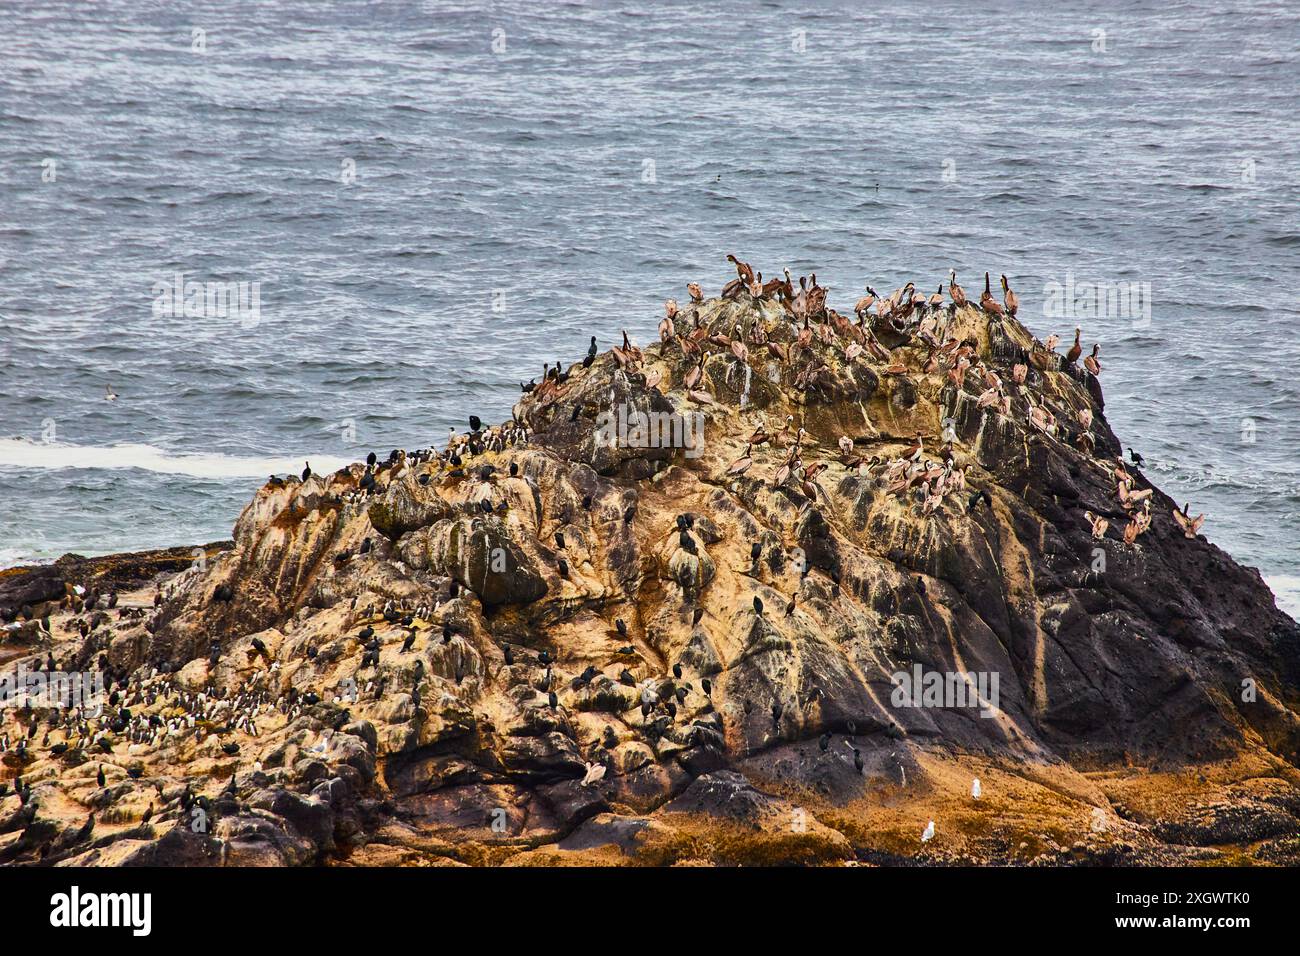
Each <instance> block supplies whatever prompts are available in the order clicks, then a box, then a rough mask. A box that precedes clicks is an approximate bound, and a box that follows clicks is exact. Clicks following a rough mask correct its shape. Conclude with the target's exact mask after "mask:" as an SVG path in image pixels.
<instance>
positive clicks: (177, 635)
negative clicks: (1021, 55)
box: [0, 259, 1300, 866]
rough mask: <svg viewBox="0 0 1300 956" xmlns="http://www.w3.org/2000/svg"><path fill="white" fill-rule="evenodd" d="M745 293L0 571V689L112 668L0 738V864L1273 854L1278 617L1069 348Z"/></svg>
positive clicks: (1294, 640) (1291, 709) (1284, 788)
mask: <svg viewBox="0 0 1300 956" xmlns="http://www.w3.org/2000/svg"><path fill="white" fill-rule="evenodd" d="M732 262H733V264H734V265H735V267H736V278H735V279H733V280H732V281H730V282H729V283H728V284H727V286H726V287H725V288H724V289H723V291H722V294H721V295H720V296H718V297H714V298H705V297H704V296H703V294H702V293H701V292H700V291H699V289H698V287H696V286H694V284H692V286H691V287H690V291H691V298H690V301H689V302H688V303H687V304H686V305H684V306H678V305H677V303H675V302H673V301H670V302H669V303H668V304H667V306H666V311H665V316H664V319H663V321H662V322H661V324H660V336H659V341H658V342H656V343H655V344H653V345H650V346H647V347H645V348H644V349H641V348H638V347H637V346H636V345H634V344H633V343H632V342H631V341H629V340H628V338H627V337H626V336H624V338H623V342H622V344H621V345H619V346H618V347H616V348H613V349H611V350H609V351H605V352H603V353H601V352H597V349H596V346H595V340H594V339H593V340H592V349H591V352H590V353H589V354H588V356H587V359H586V360H585V361H583V362H580V363H575V364H573V365H572V366H569V367H568V368H559V367H556V368H551V367H550V366H548V367H547V368H546V370H545V373H544V375H543V376H542V381H541V382H540V383H538V382H533V383H527V384H525V385H524V389H525V392H524V394H523V396H522V398H521V400H520V401H519V403H518V404H517V405H516V406H515V408H514V410H513V416H512V419H511V421H510V422H508V423H506V424H504V425H501V426H490V427H489V426H485V425H484V424H483V423H482V422H480V421H478V420H477V419H474V420H473V421H472V422H471V423H470V424H471V428H470V430H469V431H467V432H465V433H463V434H459V435H457V436H455V437H454V439H453V440H452V441H451V442H450V443H449V445H448V447H447V448H445V449H442V450H434V449H427V450H421V451H414V452H404V451H395V452H393V453H392V454H391V455H388V456H386V457H375V458H372V460H371V461H370V462H367V463H357V464H355V465H353V466H351V467H349V468H345V469H343V470H341V471H339V472H336V473H333V474H329V475H317V474H313V473H310V471H308V472H306V473H305V475H304V477H303V478H301V479H300V478H298V477H296V476H295V477H291V478H287V479H286V478H273V479H272V480H271V481H270V482H268V483H267V484H266V485H265V486H264V487H262V488H261V489H260V490H258V491H257V493H256V494H255V495H254V497H253V500H252V501H251V503H250V504H249V505H248V506H247V508H246V509H245V510H244V512H243V514H242V515H240V517H239V519H238V521H237V523H236V525H235V527H234V532H233V540H232V541H231V542H224V543H219V544H214V545H211V546H208V547H206V548H203V549H199V550H198V551H197V552H193V551H191V549H188V548H185V549H178V550H177V551H175V552H163V553H154V554H150V555H146V556H131V555H123V556H116V557H114V558H109V559H78V558H75V557H69V558H65V559H63V560H62V561H60V562H59V563H57V564H55V565H53V566H51V567H47V568H38V569H22V570H15V571H11V572H7V573H5V574H4V575H3V576H0V615H3V618H4V620H5V621H6V622H7V624H6V627H5V630H4V631H2V632H0V634H3V642H0V668H2V669H3V670H4V671H5V672H9V673H12V672H13V671H14V670H15V669H17V668H20V667H21V668H23V669H24V672H25V673H27V674H29V675H30V674H33V673H37V674H45V675H53V674H95V675H101V676H102V682H103V694H102V700H100V701H99V702H98V705H96V703H95V701H92V700H87V701H83V702H82V706H80V707H56V706H52V702H51V701H50V700H48V699H47V698H42V697H40V696H39V695H38V696H37V699H36V700H35V701H33V700H32V699H31V697H30V696H28V697H27V698H24V697H23V696H22V695H21V694H20V695H17V696H13V695H11V696H10V697H9V699H8V704H9V705H8V706H6V707H5V708H4V709H3V710H0V744H2V745H3V750H4V753H3V758H2V759H3V766H2V767H0V788H3V792H2V793H0V862H2V863H7V864H44V865H74V866H79V865H132V864H135V865H217V864H230V865H249V864H256V865H322V864H326V865H363V866H373V865H384V866H388V865H420V866H431V865H488V866H495V865H511V866H555V865H568V864H601V865H646V864H653V865H672V864H683V865H684V864H706V865H708V864H712V865H732V864H740V865H772V864H810V865H868V864H885V865H888V864H908V865H912V864H948V863H994V864H1013V865H1049V864H1082V863H1091V864H1111V865H1146V864H1188V863H1205V864H1238V863H1244V862H1251V863H1279V864H1295V863H1297V862H1300V788H1298V785H1300V771H1298V770H1297V760H1298V758H1300V753H1298V747H1300V721H1298V720H1297V714H1296V711H1297V707H1298V706H1300V628H1298V627H1297V625H1296V623H1295V622H1293V621H1292V620H1291V619H1290V618H1288V617H1287V616H1286V615H1284V614H1283V613H1281V612H1280V611H1279V610H1277V608H1276V607H1275V605H1274V601H1273V597H1272V595H1271V593H1270V592H1269V590H1268V588H1267V587H1266V586H1265V584H1264V583H1263V581H1262V580H1261V579H1260V576H1259V575H1258V573H1257V572H1255V571H1253V570H1251V569H1248V568H1243V567H1240V566H1238V565H1237V564H1236V563H1235V562H1234V561H1233V560H1232V559H1231V557H1229V556H1228V555H1227V554H1225V553H1224V552H1222V551H1221V550H1219V549H1218V548H1217V547H1215V546H1214V545H1213V544H1211V543H1210V542H1209V541H1207V540H1206V538H1205V537H1204V536H1203V535H1202V534H1201V533H1200V522H1199V520H1198V519H1197V518H1194V517H1193V516H1192V515H1191V513H1190V512H1189V510H1188V509H1186V508H1185V507H1179V506H1178V505H1177V504H1176V503H1175V502H1173V501H1171V500H1170V499H1169V498H1168V497H1167V496H1166V495H1164V494H1162V493H1161V492H1160V490H1159V489H1157V488H1155V487H1154V486H1152V485H1151V484H1150V483H1149V482H1148V481H1147V480H1146V478H1145V477H1144V475H1143V474H1142V472H1141V471H1140V469H1138V468H1136V467H1135V466H1133V465H1132V464H1126V463H1124V462H1123V461H1122V459H1121V455H1122V452H1121V446H1120V443H1119V441H1118V440H1117V438H1116V436H1115V435H1114V434H1113V433H1112V431H1111V429H1110V427H1109V425H1108V424H1107V422H1106V418H1105V415H1104V411H1103V401H1102V388H1101V384H1100V379H1101V376H1102V375H1104V373H1102V372H1101V368H1100V365H1099V363H1098V360H1097V358H1096V355H1097V353H1096V350H1095V349H1094V350H1093V354H1092V356H1089V357H1086V358H1085V359H1084V361H1083V362H1080V361H1079V358H1080V356H1081V354H1082V353H1081V352H1080V350H1079V349H1077V348H1076V349H1072V350H1071V352H1070V354H1069V355H1062V354H1060V353H1058V352H1057V351H1056V349H1055V347H1054V346H1055V344H1056V343H1055V341H1049V342H1048V343H1046V344H1045V343H1042V342H1039V341H1038V340H1037V339H1035V338H1034V336H1033V335H1032V334H1031V333H1030V332H1029V331H1028V330H1027V329H1026V328H1025V326H1024V325H1022V324H1021V323H1020V321H1019V320H1018V319H1017V318H1016V316H1015V312H1016V303H1015V300H1014V294H1013V293H1011V292H1010V290H1009V288H1007V287H1006V286H1005V285H1004V290H1006V291H1005V292H1004V299H1003V301H997V300H995V299H994V298H993V297H992V296H991V295H989V293H988V292H987V291H986V293H985V296H984V297H983V298H982V299H981V301H980V303H979V304H976V303H975V302H972V301H968V300H967V299H966V296H965V294H964V293H963V292H962V291H961V289H960V286H958V285H957V283H956V279H955V277H950V283H949V285H950V289H949V294H948V297H947V298H946V299H945V298H943V297H941V296H931V297H929V298H927V297H923V296H918V295H916V294H915V293H914V291H913V289H912V287H911V286H910V285H909V286H907V287H904V288H903V289H900V290H898V291H897V292H895V293H894V294H893V295H891V296H888V297H880V296H876V295H875V294H874V293H873V294H872V295H869V296H867V297H866V298H865V299H863V300H862V301H860V302H858V303H857V307H856V308H855V309H854V310H853V311H854V315H853V316H852V317H849V316H845V315H841V314H840V313H838V312H836V311H835V310H834V309H833V308H831V307H829V305H828V304H827V301H826V290H825V289H823V288H822V287H821V286H819V285H818V284H817V282H816V279H815V277H813V278H812V279H811V281H805V280H803V279H800V280H798V281H797V282H796V281H792V280H791V279H790V277H789V276H788V275H787V277H786V278H785V280H769V281H767V282H764V281H763V280H762V276H761V274H755V273H754V272H753V270H752V269H750V267H749V266H748V265H746V264H745V263H743V262H739V261H737V260H734V259H733V260H732ZM985 288H986V290H987V288H988V284H987V279H986V285H985ZM1054 338H1055V337H1053V339H1054ZM47 685H48V682H47ZM31 686H32V685H31V684H28V685H27V687H28V688H30V687H31ZM37 686H40V681H39V679H38V680H37Z"/></svg>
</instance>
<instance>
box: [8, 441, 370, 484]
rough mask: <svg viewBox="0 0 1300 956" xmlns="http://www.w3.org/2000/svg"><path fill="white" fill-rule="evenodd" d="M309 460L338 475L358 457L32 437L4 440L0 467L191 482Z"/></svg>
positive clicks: (293, 467)
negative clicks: (125, 472)
mask: <svg viewBox="0 0 1300 956" xmlns="http://www.w3.org/2000/svg"><path fill="white" fill-rule="evenodd" d="M305 460H309V461H311V463H312V470H313V471H315V472H317V473H318V474H321V473H328V472H331V471H337V470H338V469H339V468H342V467H344V466H345V465H349V464H351V463H352V462H353V461H354V460H355V459H351V458H338V457H334V456H331V455H310V454H307V455H291V456H281V457H270V456H265V457H264V456H257V455H249V456H242V455H223V454H221V453H220V452H208V453H202V452H200V453H178V452H169V451H164V450H163V449H161V448H155V447H154V446H153V445H142V444H122V445H107V446H97V445H70V444H67V443H65V442H51V443H49V444H46V443H44V442H36V441H31V440H29V439H26V438H0V469H5V468H27V469H33V468H41V469H49V470H54V471H62V470H68V469H77V468H84V469H126V468H135V469H139V470H141V471H152V472H157V473H158V474H162V475H185V476H187V477H190V478H259V477H265V476H267V475H275V474H281V475H282V474H297V473H298V472H300V471H302V468H303V462H304V461H305Z"/></svg>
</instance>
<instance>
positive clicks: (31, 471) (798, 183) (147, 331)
mask: <svg viewBox="0 0 1300 956" xmlns="http://www.w3.org/2000/svg"><path fill="white" fill-rule="evenodd" d="M0 36H2V37H3V48H4V54H3V57H0V565H4V564H7V563H10V562H13V561H18V560H31V559H40V558H50V557H53V556H57V555H58V554H61V553H63V552H65V551H69V550H74V551H77V552H80V553H83V554H93V553H101V552H111V551H117V550H123V549H135V548H146V547H154V546H163V545H173V544H189V543H195V542H199V541H207V540H212V539H216V538H221V537H224V536H226V535H227V534H228V533H229V529H230V527H231V525H232V524H233V521H234V519H235V517H236V516H237V514H238V512H239V510H240V508H241V507H242V506H243V505H244V503H245V502H246V501H247V500H248V498H249V496H250V495H251V494H252V492H253V491H254V489H255V488H256V487H257V485H258V484H259V483H260V481H261V480H263V479H264V478H265V476H266V475H267V474H270V473H271V472H281V473H283V472H288V471H295V472H296V471H298V470H300V469H301V467H302V462H303V460H306V459H310V460H311V461H312V463H313V466H314V467H316V468H317V470H325V469H326V468H330V467H336V466H337V464H338V463H340V462H343V461H348V460H353V459H357V458H360V457H362V456H364V455H365V454H366V452H368V451H370V450H372V449H374V450H377V451H379V452H380V453H381V454H382V453H386V452H387V451H388V450H389V449H391V448H395V447H418V446H426V445H428V444H431V443H434V442H438V441H441V440H442V439H443V438H444V437H445V435H446V433H447V430H448V428H450V427H457V428H463V427H464V426H465V422H466V418H467V416H468V415H469V414H470V413H471V412H474V413H477V414H479V415H481V416H482V417H483V418H484V419H485V420H488V421H496V420H501V419H505V418H508V417H509V410H510V406H511V404H512V403H513V402H514V401H515V399H516V397H517V395H518V389H519V383H520V382H521V381H527V380H529V379H531V378H537V377H539V376H540V375H541V372H542V363H543V362H551V363H553V362H555V361H556V360H557V359H560V360H564V361H565V362H570V361H575V360H577V359H578V358H580V357H581V355H582V354H583V353H584V351H585V349H586V345H587V340H588V336H590V335H596V336H598V338H599V340H600V341H601V343H602V345H604V346H608V345H610V344H614V343H615V341H616V340H617V337H618V336H619V333H620V331H621V330H622V329H627V330H628V331H629V332H630V333H631V335H632V336H633V338H634V339H636V340H638V341H641V342H643V343H644V342H646V341H648V340H650V339H652V338H653V337H654V334H655V327H656V324H657V322H658V319H659V316H660V314H661V305H662V302H663V300H664V299H665V298H666V297H668V296H670V295H671V296H677V297H679V298H680V297H682V296H683V295H684V292H685V290H684V285H685V283H686V282H687V281H689V280H697V281H699V282H701V283H702V284H703V285H704V287H705V289H706V290H707V291H708V292H710V293H716V291H717V290H718V288H719V287H720V286H721V284H722V283H723V282H724V281H725V280H726V279H727V278H728V277H729V275H730V272H729V268H728V266H727V264H726V263H725V262H724V259H723V257H724V255H725V254H726V253H728V252H734V253H737V254H738V255H740V256H741V257H742V258H745V259H747V260H749V261H751V262H753V263H754V265H755V267H756V268H761V269H763V270H764V271H765V272H766V273H767V274H768V275H776V274H779V273H780V269H781V267H783V266H788V267H789V268H790V269H791V271H793V272H794V273H795V274H796V275H797V274H799V273H803V272H808V271H814V270H815V271H816V272H817V275H818V278H819V280H820V281H821V282H822V284H824V285H827V286H828V287H829V288H830V289H831V302H832V304H833V305H836V306H838V307H839V308H840V309H841V310H842V311H846V310H847V309H848V307H849V306H851V304H852V302H853V301H854V300H855V298H856V297H857V296H858V295H859V294H861V290H862V288H863V286H864V284H865V283H867V282H870V283H871V284H872V285H874V286H875V287H876V288H878V289H881V290H890V289H893V288H895V287H897V286H898V285H901V284H902V283H903V282H906V281H908V280H913V281H915V282H916V284H917V286H918V288H920V289H922V290H924V291H926V292H929V291H932V290H933V288H934V287H936V286H937V285H938V284H939V282H941V281H943V280H944V279H945V277H946V274H947V271H948V269H949V268H955V269H956V270H957V273H958V277H959V281H961V282H962V284H963V285H964V286H965V287H966V288H967V289H968V290H971V289H974V288H977V287H978V283H979V281H980V278H981V277H982V275H983V273H984V271H985V270H989V271H991V272H992V273H993V275H994V281H995V282H996V277H997V275H998V274H999V273H1006V274H1007V276H1008V277H1009V278H1010V280H1011V282H1012V285H1013V287H1014V288H1015V289H1016V290H1017V292H1018V294H1019V295H1020V299H1021V303H1022V305H1021V316H1022V318H1023V319H1025V320H1026V321H1027V323H1028V324H1029V325H1030V326H1031V327H1032V328H1033V329H1034V331H1035V332H1036V333H1037V334H1039V336H1040V337H1044V338H1045V337H1046V336H1047V334H1048V333H1050V332H1053V331H1055V332H1057V333H1059V334H1060V335H1061V336H1062V338H1063V339H1065V340H1066V343H1067V344H1068V341H1069V338H1070V334H1071V330H1072V328H1073V326H1074V325H1076V324H1078V325H1082V326H1083V328H1084V341H1085V343H1086V344H1088V345H1089V346H1090V345H1091V343H1092V342H1093V341H1097V342H1100V343H1101V346H1102V352H1101V358H1102V362H1103V364H1104V371H1103V374H1102V380H1103V383H1104V386H1105V389H1106V398H1107V410H1108V417H1109V418H1110V420H1111V422H1112V424H1113V425H1114V427H1115V429H1116V431H1117V432H1118V434H1119V435H1120V437H1121V439H1122V440H1124V442H1125V444H1126V445H1131V446H1132V447H1133V448H1135V449H1136V450H1137V451H1138V452H1139V453H1140V454H1142V455H1144V456H1145V457H1146V460H1147V467H1148V471H1149V472H1150V473H1151V474H1152V477H1153V478H1154V479H1155V480H1156V481H1157V482H1158V483H1159V484H1160V485H1161V486H1162V487H1163V488H1165V490H1167V491H1168V492H1169V493H1170V494H1172V495H1173V496H1175V497H1176V498H1178V499H1179V500H1180V501H1181V500H1187V501H1189V502H1190V504H1191V507H1192V509H1193V513H1196V512H1200V511H1204V512H1205V513H1207V515H1208V516H1209V517H1208V519H1207V521H1206V523H1205V528H1204V531H1205V533H1206V534H1207V535H1208V536H1209V537H1210V538H1211V539H1212V540H1213V541H1215V542H1216V543H1218V544H1219V545H1221V546H1222V547H1224V548H1225V549H1227V550H1228V551H1230V552H1231V553H1232V554H1233V555H1235V556H1236V557H1237V558H1238V559H1239V560H1241V561H1242V562H1244V563H1246V564H1249V565H1253V566H1256V567H1258V568H1260V569H1261V572H1262V573H1263V574H1264V575H1265V577H1266V578H1267V579H1268V580H1269V581H1270V582H1271V583H1272V585H1273V586H1274V589H1275V591H1276V593H1277V594H1278V595H1279V598H1281V599H1282V601H1283V603H1284V605H1285V606H1287V607H1289V608H1290V610H1291V611H1292V613H1296V612H1297V611H1300V544H1297V531H1298V530H1300V476H1297V474H1296V465H1297V462H1300V385H1298V384H1297V380H1296V375H1295V369H1296V367H1297V362H1298V361H1300V334H1298V333H1297V319H1298V318H1300V316H1298V312H1300V306H1298V305H1297V297H1296V294H1295V290H1296V289H1297V288H1298V287H1300V216H1298V215H1297V212H1298V210H1300V135H1297V134H1300V122H1297V119H1296V116H1297V111H1296V103H1297V100H1298V99H1300V7H1298V6H1297V5H1296V4H1294V3H1282V2H1248V3H1240V4H1232V5H1231V6H1230V7H1229V6H1228V5H1223V4H1220V3H1218V2H1211V0H1205V2H1166V0H1139V2H1136V3H1114V4H1105V3H1102V4H1090V5H1087V8H1086V9H1076V8H1074V7H1073V6H1071V7H1069V8H1066V9H1061V8H1058V7H1057V6H1056V5H1052V4H1036V3H1020V2H1001V3H980V2H974V3H971V2H962V3H953V4H947V5H925V6H922V5H915V4H913V3H910V2H901V0H898V2H891V0H886V2H882V3H876V4H870V5H868V4H860V3H841V4H836V3H830V2H818V3H812V4H796V3H788V2H769V3H765V4H761V5H755V6H750V5H743V6H742V5H731V4H707V5H705V4H691V5H686V4H672V3H655V4H653V5H650V4H646V3H644V2H642V3H637V4H634V3H628V2H620V3H615V2H611V3H567V4H566V3H555V4H533V3H522V2H521V3H444V2H429V3H424V4H415V3H407V2H403V3H398V2H391V3H389V2H365V3H361V2H346V0H343V2H328V3H327V2H301V3H292V4H288V3H285V4H260V3H252V2H248V0H221V2H202V3H182V2H171V0H167V2H125V0H106V2H101V3H96V4H93V5H91V4H72V3H68V4H21V3H10V4H4V5H3V6H0ZM177 273H180V274H181V275H182V280H181V282H182V284H183V283H184V282H185V281H199V282H208V281H211V282H232V283H246V285H245V287H244V291H245V293H246V296H247V297H246V299H245V305H246V308H244V309H243V310H230V311H232V312H233V313H234V314H227V315H224V316H222V315H219V314H214V313H215V310H200V313H201V314H198V315H186V313H185V310H184V309H181V310H179V311H177V310H174V309H172V310H170V314H169V306H170V305H171V304H172V302H173V298H172V296H171V294H170V293H169V292H168V291H167V290H168V289H170V287H171V284H172V283H174V282H175V278H174V277H175V276H176V274H177ZM1053 283H1057V284H1059V285H1061V286H1072V287H1073V288H1074V289H1075V290H1076V292H1077V290H1078V289H1079V288H1081V287H1083V286H1084V285H1086V284H1087V283H1105V284H1109V285H1110V286H1111V287H1112V288H1115V289H1122V290H1123V291H1124V292H1125V295H1124V296H1123V297H1121V298H1119V299H1115V300H1114V301H1107V305H1106V308H1104V309H1102V310H1101V314H1099V315H1091V314H1085V315H1084V316H1082V317H1080V318H1076V317H1075V315H1077V310H1076V313H1075V315H1068V314H1067V315H1062V314H1061V310H1060V309H1056V311H1055V312H1053V309H1055V308H1056V306H1059V305H1060V304H1061V303H1060V300H1059V299H1058V298H1054V296H1053V293H1054V290H1055V289H1056V286H1054V285H1052V284H1053ZM254 291H255V292H256V300H254V296H253V293H254ZM1129 293H1132V294H1131V295H1130V294H1129ZM1103 298H1104V297H1103ZM254 301H256V303H257V308H256V309H254V308H253V303H254ZM1049 312H1052V313H1053V314H1048V313H1049ZM110 386H111V388H112V390H113V391H114V392H116V393H117V394H118V396H119V397H118V398H117V400H116V401H112V402H110V401H107V400H106V398H105V394H106V388H108V387H110Z"/></svg>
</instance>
